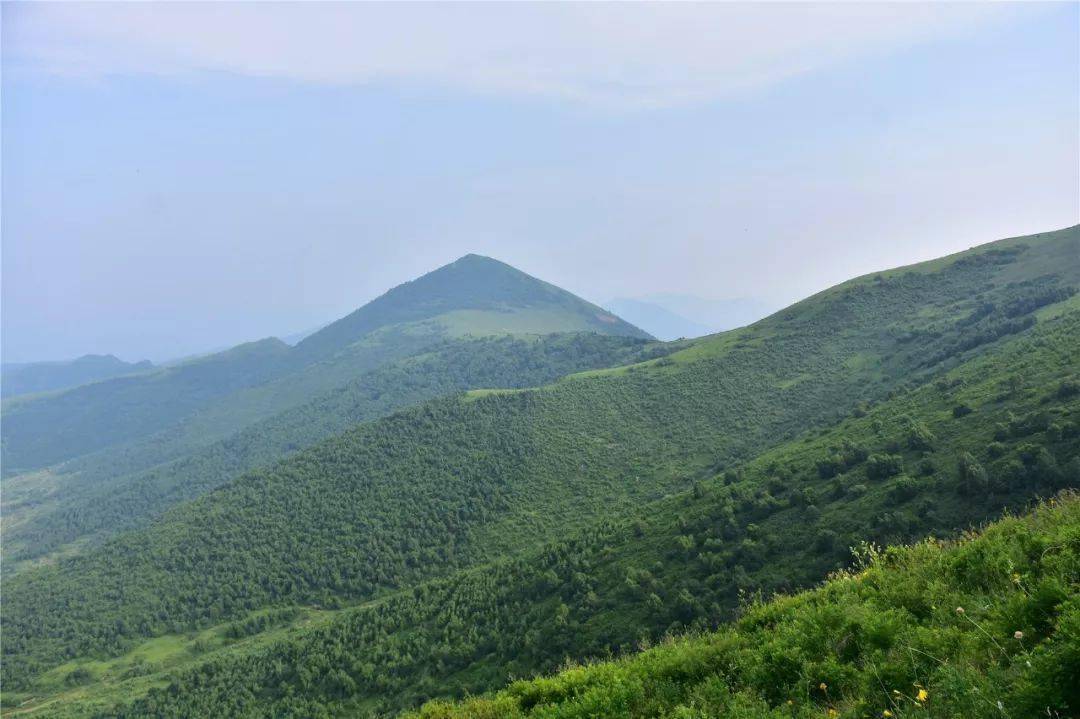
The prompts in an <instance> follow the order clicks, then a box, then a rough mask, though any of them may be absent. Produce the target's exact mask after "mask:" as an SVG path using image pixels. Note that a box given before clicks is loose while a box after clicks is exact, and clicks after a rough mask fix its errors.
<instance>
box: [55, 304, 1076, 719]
mask: <svg viewBox="0 0 1080 719" xmlns="http://www.w3.org/2000/svg"><path fill="white" fill-rule="evenodd" d="M1058 312H1060V314H1058V315H1057V316H1052V317H1047V318H1046V319H1045V320H1044V322H1042V323H1041V324H1040V326H1039V327H1038V328H1037V329H1036V330H1035V331H1034V332H1032V333H1031V334H1030V335H1029V336H1025V337H1022V338H1014V339H1013V340H1011V341H1010V342H1008V343H1007V344H1006V345H1005V346H1002V347H999V348H998V349H997V351H995V352H993V353H985V354H983V355H981V356H979V357H975V358H973V359H971V360H968V361H966V362H964V363H962V364H961V365H960V366H958V367H956V368H955V369H953V370H952V371H950V372H949V373H948V374H946V375H944V376H942V377H939V378H937V379H935V380H932V381H929V382H927V383H925V384H923V385H921V386H919V387H915V388H911V389H909V390H905V391H901V392H898V393H896V395H895V396H894V397H892V398H891V399H886V400H883V401H881V402H880V403H877V404H875V405H873V406H869V407H861V408H858V409H856V410H855V411H854V412H853V413H852V415H851V416H849V417H847V418H845V419H843V420H842V421H841V422H839V423H837V424H835V425H833V426H830V427H823V428H821V429H817V430H813V431H810V432H807V433H804V434H803V435H801V436H800V437H798V438H796V439H794V440H793V441H791V442H788V443H785V444H783V445H781V446H779V447H776V448H774V449H772V450H769V451H767V452H764V453H762V454H761V455H759V456H758V457H756V458H754V459H753V460H752V461H749V462H746V463H741V464H738V465H734V466H731V467H729V468H727V469H725V470H723V471H718V472H716V473H714V474H710V475H709V476H707V477H704V478H702V479H701V480H699V481H698V482H696V483H695V484H694V485H693V486H692V487H691V488H689V489H688V490H686V491H684V492H681V493H678V494H676V495H673V496H671V497H668V498H664V499H661V500H658V501H656V502H653V503H650V504H648V505H645V506H643V507H639V508H637V510H636V511H630V512H627V513H625V514H624V516H623V518H622V519H620V520H617V521H603V522H600V523H598V524H597V525H596V526H595V527H592V528H589V529H586V530H583V531H581V532H579V533H578V534H577V535H576V536H575V537H574V538H573V539H570V540H564V541H559V542H554V543H550V544H547V545H545V546H544V547H542V548H540V549H538V550H535V551H530V552H525V553H523V554H521V555H520V556H518V557H517V558H515V559H508V560H499V561H496V562H493V563H492V564H489V565H487V566H483V567H479V568H476V569H473V570H467V571H463V572H460V573H458V574H455V575H453V576H451V577H449V578H447V579H442V580H436V581H433V582H428V583H424V584H421V585H419V586H417V587H415V588H413V589H407V590H403V591H399V592H396V593H393V594H390V595H388V596H386V598H385V599H383V600H380V601H376V602H374V603H369V604H365V605H361V606H359V607H357V608H355V609H346V610H343V611H341V612H337V613H334V618H332V619H331V620H330V621H329V622H322V623H320V624H319V625H318V626H317V627H315V628H311V627H308V626H306V624H305V622H306V621H307V620H305V617H306V616H307V614H305V611H306V610H301V611H300V612H298V613H297V612H295V611H293V613H291V614H287V615H280V614H277V615H274V614H271V615H265V614H261V613H257V614H255V615H253V617H252V618H249V619H247V620H243V621H239V622H236V623H225V624H222V625H221V628H220V629H218V630H216V631H213V630H210V631H209V633H206V632H204V633H203V634H200V635H199V638H198V639H195V640H191V639H189V640H187V642H188V643H187V646H188V647H189V649H188V651H194V652H195V654H196V656H195V658H189V659H188V660H186V662H185V664H183V665H181V666H188V667H189V668H188V669H184V670H182V671H181V670H180V669H179V668H178V667H177V666H176V665H172V666H165V665H163V666H161V667H160V668H158V667H155V666H154V665H153V664H148V663H147V662H146V661H145V660H140V659H139V657H140V656H142V655H143V654H144V653H145V652H146V651H147V650H145V649H135V650H134V651H133V652H132V653H131V654H129V655H127V656H126V657H124V658H120V659H117V660H114V661H112V662H110V663H107V664H105V665H102V664H101V663H98V662H75V663H69V664H66V665H65V666H64V667H62V668H60V669H58V670H55V671H53V672H50V673H49V674H48V675H47V676H46V677H45V678H44V679H42V680H41V682H40V684H39V685H38V691H45V692H49V691H56V688H57V686H59V687H60V688H61V689H63V688H64V687H65V685H64V677H66V676H71V675H72V674H77V673H78V672H80V671H86V672H87V673H88V674H89V676H88V677H86V678H85V681H93V682H96V683H91V684H89V685H87V686H86V687H76V688H74V689H72V688H67V695H66V698H65V699H64V701H63V702H61V703H59V704H56V705H54V706H53V708H54V709H55V715H56V716H87V715H91V714H93V713H94V711H107V712H109V713H112V712H114V711H116V712H119V713H120V714H121V715H124V716H132V717H135V716H150V715H153V716H193V715H203V714H212V713H220V714H222V715H227V716H247V715H253V716H261V715H268V714H271V715H274V716H296V717H317V716H324V715H330V716H364V715H367V714H368V713H369V712H374V713H378V714H382V713H387V712H393V711H395V710H398V709H402V708H407V707H409V706H417V705H418V704H419V703H420V702H422V701H424V700H425V699H427V698H430V697H435V696H458V697H460V696H463V695H464V694H465V693H466V692H470V693H477V692H482V691H485V690H489V689H492V688H495V687H498V686H500V685H501V684H502V683H503V682H504V681H505V679H506V677H507V676H529V675H531V674H534V673H536V672H538V671H550V670H552V669H554V668H556V667H557V666H558V665H559V664H560V663H562V662H563V660H564V659H565V658H566V657H573V658H579V659H580V658H585V657H602V656H606V655H608V654H609V653H610V652H617V653H625V652H631V651H633V650H634V649H635V648H636V647H637V646H639V645H640V644H641V643H648V642H650V641H655V640H657V639H659V638H661V637H662V636H663V635H664V634H665V633H667V632H682V631H685V630H687V629H696V630H702V629H709V628H713V627H715V626H717V625H718V624H719V623H721V622H724V621H726V620H728V619H730V618H731V616H732V612H733V611H734V610H735V608H736V607H737V606H738V604H739V602H740V598H741V597H745V596H748V595H753V594H755V593H763V594H765V595H768V594H770V593H772V592H774V591H789V590H791V589H795V588H800V587H803V586H807V585H809V584H812V583H814V582H815V581H818V580H819V579H820V578H821V577H823V576H824V575H825V574H826V573H827V572H829V571H831V570H834V569H836V568H838V567H842V566H845V565H846V564H847V562H848V561H850V559H851V552H850V549H849V548H850V547H857V546H859V545H860V544H862V543H863V542H865V541H874V542H877V543H879V544H885V543H897V542H906V541H911V540H914V539H916V538H919V537H922V536H925V535H926V534H927V533H934V534H937V535H939V536H943V535H948V534H950V533H952V532H954V531H956V530H959V529H962V528H965V527H968V526H971V525H973V524H978V523H979V522H981V521H983V520H984V519H986V518H990V517H996V516H998V515H999V514H1000V512H1001V511H1002V510H1003V509H1005V508H1013V509H1017V508H1023V507H1024V506H1026V505H1027V504H1028V503H1029V502H1030V501H1032V499H1033V498H1035V497H1038V496H1049V495H1052V494H1053V493H1054V492H1056V491H1059V490H1060V489H1062V488H1066V487H1076V486H1078V483H1080V379H1078V377H1077V375H1076V367H1075V363H1074V362H1073V357H1074V356H1075V353H1076V352H1077V349H1078V346H1080V339H1078V338H1080V302H1077V301H1075V300H1074V301H1073V302H1071V303H1069V306H1068V307H1063V308H1061V309H1060V310H1058ZM260 617H261V618H260ZM275 617H277V619H276V620H275ZM282 617H284V618H282ZM282 621H284V622H285V623H286V624H288V623H290V622H291V623H293V624H294V625H295V628H294V629H291V630H289V631H288V633H287V634H286V636H285V637H283V638H282V637H278V638H274V637H275V636H278V635H275V630H274V629H273V628H274V627H275V626H277V625H278V624H280V623H281V622H282ZM262 632H266V639H265V640H263V639H262V638H261V637H262ZM251 634H254V638H253V639H244V637H248V636H249V635H251ZM154 641H158V640H154ZM158 672H161V674H158ZM132 676H134V677H135V678H131V677H132ZM126 677H127V678H126ZM162 677H164V678H165V681H167V682H169V684H168V686H166V687H162V689H161V690H160V691H158V690H152V691H150V693H149V696H148V697H147V698H146V699H144V700H138V699H136V700H135V701H134V703H131V704H129V703H128V702H130V701H131V700H132V699H135V698H136V697H139V696H141V695H142V694H144V693H146V691H147V688H146V686H145V684H143V683H142V682H145V681H152V682H154V683H155V685H156V682H157V681H159V680H160V679H161V678H162ZM116 702H120V704H121V705H122V706H121V708H119V709H116V710H114V709H113V708H112V707H113V705H114V704H115V703H116Z"/></svg>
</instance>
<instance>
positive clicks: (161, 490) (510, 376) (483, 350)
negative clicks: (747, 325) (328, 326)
mask: <svg viewBox="0 0 1080 719" xmlns="http://www.w3.org/2000/svg"><path fill="white" fill-rule="evenodd" d="M675 349H677V346H676V345H656V344H647V343H646V342H645V340H640V339H634V338H630V337H616V336H608V335H599V334H570V335H565V334H564V335H545V336H542V337H533V338H514V337H509V336H502V337H490V338H481V339H473V340H444V341H443V342H441V343H440V344H438V345H436V346H434V347H432V348H430V350H428V351H426V352H424V353H423V354H420V355H417V356H414V357H410V358H407V359H405V360H400V361H398V362H395V363H391V364H389V365H385V366H383V367H380V368H378V369H375V370H372V371H371V372H368V373H366V374H363V375H361V376H360V377H358V378H357V379H355V380H353V381H352V382H350V383H349V384H347V385H345V386H344V387H341V388H339V389H336V390H334V391H332V392H328V393H325V394H323V395H321V396H319V397H317V398H315V399H313V400H312V401H310V402H307V403H306V404H303V405H300V406H298V407H295V408H292V409H289V410H286V411H285V412H282V413H281V414H279V415H276V416H274V417H272V418H270V419H267V420H263V421H261V422H258V423H256V424H255V425H252V426H251V427H248V428H246V429H244V430H242V431H240V432H238V433H236V434H235V435H233V436H231V437H229V438H228V439H225V440H222V441H219V442H216V443H214V444H212V445H210V446H209V447H206V448H203V449H199V450H196V451H194V452H192V453H190V454H188V455H185V456H183V457H181V458H179V459H176V460H173V461H172V462H169V463H165V464H162V465H159V466H155V467H151V468H150V469H142V465H143V464H144V454H145V453H144V452H143V451H138V450H132V452H131V454H130V455H129V456H128V457H127V459H129V461H130V465H129V466H131V467H133V468H134V470H135V471H132V472H127V473H125V472H124V466H125V465H124V462H123V459H125V458H123V457H119V456H118V455H117V453H111V454H110V455H109V457H110V459H111V460H112V461H111V462H110V463H109V464H108V465H105V466H102V463H101V461H100V458H96V457H95V458H92V460H84V461H82V462H78V461H76V462H73V463H72V465H73V466H72V467H69V468H68V470H69V472H75V471H77V474H75V475H74V476H72V477H71V479H70V480H69V482H68V486H67V487H66V488H65V490H66V491H61V492H57V493H56V494H57V495H58V498H56V499H54V500H53V501H52V502H51V506H48V507H44V506H42V505H43V500H42V499H41V498H39V497H37V496H36V495H31V498H30V499H29V500H28V501H26V502H25V504H24V506H20V505H19V504H17V503H16V502H15V501H13V500H11V499H10V498H9V499H8V504H7V505H6V506H5V511H6V513H7V516H8V518H9V519H11V518H12V515H14V517H15V518H16V520H18V519H19V518H20V517H19V513H20V511H22V512H23V513H33V516H31V517H30V518H28V519H27V520H26V521H23V522H17V523H16V524H15V526H14V527H13V528H12V529H10V530H9V531H6V532H5V534H4V542H5V556H6V557H7V558H9V559H11V560H14V561H18V560H22V559H30V558H34V557H37V556H40V555H43V554H46V553H49V552H52V551H54V550H55V549H56V548H57V547H60V546H62V545H64V544H66V543H68V542H72V541H75V540H78V539H83V538H86V537H92V536H94V535H95V534H101V533H105V532H108V533H116V532H118V531H121V530H123V529H128V528H131V527H133V526H138V525H140V524H145V523H146V522H148V521H150V520H151V519H153V518H154V517H155V516H157V515H158V514H160V513H161V512H162V511H164V510H165V509H167V508H168V507H169V506H171V505H173V504H176V503H178V502H181V501H185V500H188V499H192V498H194V497H197V496H199V495H200V494H202V493H203V492H205V491H208V490H210V489H213V488H214V487H217V486H220V485H222V484H224V483H225V482H226V481H227V480H228V479H230V478H231V477H234V476H236V475H238V474H239V473H241V472H244V471H247V470H250V469H252V468H254V467H258V466H262V465H266V464H268V463H270V462H271V461H273V460H275V459H278V458H280V457H283V456H285V455H287V454H289V453H291V452H294V451H296V450H299V449H302V448H304V447H307V446H310V445H312V444H314V443H316V442H317V441H319V440H321V439H324V438H326V437H329V436H331V435H333V434H336V433H338V432H341V431H343V430H345V429H347V428H348V427H349V426H351V425H354V424H356V423H358V422H362V421H367V420H370V419H373V418H376V417H379V416H383V415H386V414H389V413H390V412H392V411H394V410H395V409H398V408H401V407H405V406H408V405H413V404H419V403H421V402H423V401H425V400H428V399H432V398H434V397H439V396H443V395H448V394H453V393H456V392H461V391H464V390H468V389H474V388H483V387H511V388H512V387H524V386H531V385H537V384H544V383H547V382H551V381H553V380H555V379H557V378H559V377H562V376H564V375H566V374H570V373H572V372H577V371H581V370H586V369H594V368H600V367H610V366H613V365H620V364H625V363H627V362H633V361H639V360H642V359H649V358H653V357H659V356H661V355H662V354H667V353H670V352H672V351H674V350H675ZM139 449H140V450H141V447H140V448H139ZM61 478H63V476H61ZM46 501H47V500H46ZM20 548H21V549H20Z"/></svg>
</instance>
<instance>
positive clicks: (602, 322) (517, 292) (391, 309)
mask: <svg viewBox="0 0 1080 719" xmlns="http://www.w3.org/2000/svg"><path fill="white" fill-rule="evenodd" d="M464 311H469V312H471V313H472V315H473V316H475V315H477V314H478V313H482V314H487V315H489V317H488V320H490V321H485V322H482V323H481V324H483V326H484V329H483V330H481V331H482V332H484V333H487V334H501V333H509V334H513V333H514V332H523V333H537V332H541V331H542V332H573V331H591V332H597V333H600V334H612V335H626V336H630V337H641V338H649V335H648V334H647V333H645V332H643V331H641V330H640V329H638V328H637V327H634V326H633V325H631V324H629V323H627V322H624V321H623V320H621V319H620V318H618V317H616V316H614V315H612V314H611V313H609V312H606V311H605V310H603V309H601V308H599V307H597V306H596V305H593V304H591V303H589V302H586V301H585V300H583V299H581V298H580V297H577V296H576V295H574V294H571V293H570V292H567V291H566V290H564V289H561V288H559V287H556V286H555V285H552V284H549V283H547V282H544V281H543V280H540V279H537V278H536V277H533V276H531V275H528V274H526V273H524V272H522V271H521V270H519V269H517V268H515V267H512V266H511V265H508V264H506V263H505V262H501V261H499V260H496V259H494V258H491V257H486V256H484V255H478V254H474V253H469V254H467V255H463V256H462V257H459V258H458V259H456V260H454V261H453V262H451V263H449V264H446V265H443V266H442V267H439V268H437V269H435V270H432V271H431V272H428V273H427V274H425V275H422V276H420V277H418V278H416V279H414V280H410V281H408V282H404V283H402V284H400V285H398V286H397V287H394V288H393V289H391V290H389V291H388V292H386V293H385V294H383V295H381V296H379V297H377V298H375V299H374V300H372V301H371V302H369V303H368V304H366V305H364V306H363V307H361V308H360V309H358V310H356V311H355V312H353V313H351V314H349V315H347V316H345V317H343V318H341V319H340V320H338V321H337V322H334V323H332V324H330V325H328V326H327V327H324V328H323V329H322V330H320V331H319V332H316V333H315V334H313V335H311V336H310V337H308V338H306V339H304V340H303V341H302V342H300V344H298V345H297V349H300V350H302V351H304V352H305V353H309V354H310V353H314V354H317V355H327V354H332V353H334V352H336V351H338V350H340V349H342V348H344V347H347V346H348V345H350V344H352V343H353V342H356V341H357V340H359V339H360V338H361V337H363V336H364V335H366V334H368V333H370V332H372V331H374V330H376V329H379V328H380V327H385V326H388V325H394V324H402V323H410V322H418V321H422V320H429V319H433V318H436V317H440V316H445V315H447V314H449V313H461V312H464ZM526 311H528V312H531V313H532V318H531V322H530V323H529V325H528V326H529V327H530V328H531V329H521V328H515V322H514V315H515V313H518V314H519V315H520V314H521V313H523V312H526ZM541 315H542V319H541ZM541 326H542V327H543V329H542V330H541V329H538V328H539V327H541Z"/></svg>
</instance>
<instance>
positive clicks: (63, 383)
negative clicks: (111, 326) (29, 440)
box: [0, 355, 153, 397]
mask: <svg viewBox="0 0 1080 719" xmlns="http://www.w3.org/2000/svg"><path fill="white" fill-rule="evenodd" d="M152 368H153V365H152V364H151V363H150V361H149V360H143V361H142V362H125V361H123V360H122V359H119V358H117V357H114V356H113V355H83V356H82V357H79V358H77V359H73V360H71V361H69V362H23V363H18V364H14V363H4V365H3V370H2V375H0V394H2V395H3V396H4V397H15V396H17V395H21V394H35V393H38V392H54V391H56V390H61V389H67V388H69V387H76V386H78V385H81V384H86V383H87V382H97V381H99V380H103V379H109V378H110V377H117V376H119V375H125V374H132V373H135V372H145V371H146V370H149V369H152Z"/></svg>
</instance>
